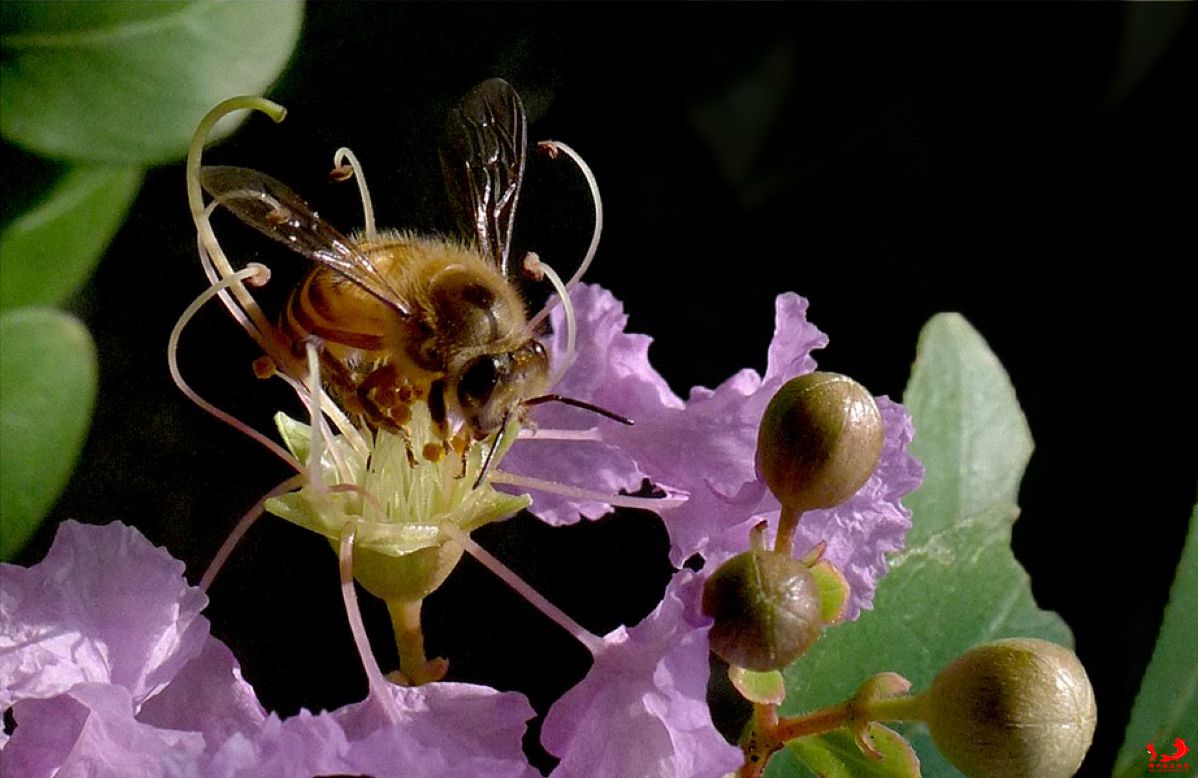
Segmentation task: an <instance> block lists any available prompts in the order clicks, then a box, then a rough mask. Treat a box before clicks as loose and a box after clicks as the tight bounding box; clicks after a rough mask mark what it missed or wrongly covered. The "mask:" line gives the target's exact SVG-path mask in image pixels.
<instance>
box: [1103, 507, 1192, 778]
mask: <svg viewBox="0 0 1198 778" xmlns="http://www.w3.org/2000/svg"><path fill="white" fill-rule="evenodd" d="M1195 613H1198V506H1195V507H1194V513H1193V514H1192V515H1191V516H1190V531H1189V536H1188V537H1187V539H1186V547H1185V550H1183V551H1182V553H1181V562H1180V563H1179V564H1178V565H1177V577H1176V578H1175V579H1174V580H1173V590H1172V591H1171V592H1170V594H1169V604H1168V606H1166V608H1165V619H1164V622H1163V623H1162V625H1161V632H1160V635H1159V636H1158V637H1157V641H1156V648H1155V649H1154V650H1153V652H1152V661H1151V662H1149V663H1148V670H1147V671H1146V672H1145V673H1144V681H1143V683H1142V684H1140V692H1139V694H1138V695H1137V696H1136V704H1135V707H1134V708H1132V712H1131V722H1130V723H1129V724H1128V725H1127V735H1126V737H1125V738H1124V740H1123V747H1122V748H1121V749H1120V750H1119V758H1118V759H1116V760H1115V775H1116V776H1119V777H1120V778H1122V776H1140V775H1143V774H1144V771H1145V769H1146V768H1147V762H1146V760H1147V758H1148V755H1147V751H1146V750H1145V748H1144V746H1145V744H1147V743H1154V744H1156V747H1157V750H1158V751H1162V752H1164V753H1172V752H1173V740H1174V738H1177V737H1186V736H1188V737H1191V738H1192V737H1194V735H1195V734H1196V733H1195V731H1194V726H1195V724H1196V723H1198V663H1196V662H1195V661H1194V614H1195ZM1189 742H1191V743H1193V742H1194V741H1193V740H1190V741H1189ZM1192 747H1193V746H1191V748H1192Z"/></svg>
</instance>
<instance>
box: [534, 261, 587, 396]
mask: <svg viewBox="0 0 1198 778" xmlns="http://www.w3.org/2000/svg"><path fill="white" fill-rule="evenodd" d="M524 267H525V269H526V270H527V271H529V272H530V273H532V274H533V275H534V276H541V275H544V276H545V277H546V278H548V279H549V283H550V284H552V285H553V290H554V291H555V292H557V296H558V299H560V300H561V301H562V311H563V312H564V313H565V315H566V351H565V353H564V354H563V355H562V359H561V361H560V362H559V363H558V365H557V367H555V368H554V369H553V374H552V375H550V376H549V384H548V386H549V388H553V386H554V385H556V384H557V382H558V381H560V380H561V378H562V376H563V375H564V374H565V372H566V369H567V368H568V367H570V365H572V364H574V344H575V341H576V340H577V333H578V322H577V320H576V319H575V318H574V303H572V302H571V301H570V293H569V292H568V291H567V290H566V287H565V285H564V284H563V283H562V279H561V276H559V275H558V274H557V272H556V271H555V270H554V269H553V268H551V267H550V266H549V265H548V264H547V263H545V262H542V261H541V258H540V257H539V256H537V255H536V254H534V253H532V252H529V254H528V256H526V257H525V258H524ZM531 332H532V329H531V328H530V329H529V333H530V334H531Z"/></svg>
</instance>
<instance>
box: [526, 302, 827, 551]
mask: <svg viewBox="0 0 1198 778" xmlns="http://www.w3.org/2000/svg"><path fill="white" fill-rule="evenodd" d="M571 299H572V300H573V302H574V305H575V310H576V313H577V316H578V322H579V324H578V330H579V332H578V345H577V353H578V359H577V361H576V362H575V364H574V365H572V366H571V367H570V369H569V370H567V371H566V374H565V377H564V378H563V380H562V382H561V384H559V386H558V387H556V388H555V391H558V392H560V393H562V394H567V395H570V396H574V397H578V398H580V399H584V400H587V401H589V402H594V403H596V404H598V405H601V406H603V407H606V408H610V409H611V410H614V411H616V412H618V413H621V414H624V415H627V416H629V417H631V418H633V419H635V420H636V425H635V426H633V427H624V426H622V425H618V424H613V423H610V422H605V421H604V420H602V419H600V420H598V421H596V420H594V419H593V418H589V417H587V416H586V415H585V414H583V413H581V412H580V411H578V410H576V409H571V408H551V407H548V406H543V407H542V408H538V409H537V415H536V416H535V418H536V421H537V423H538V425H540V426H541V427H552V428H564V429H586V428H591V427H593V428H595V432H596V437H597V438H598V439H597V440H596V441H589V442H581V443H580V442H573V441H571V442H539V441H521V442H520V444H518V445H517V446H514V447H513V448H512V450H511V452H510V453H509V454H508V455H507V458H506V459H504V462H503V467H504V469H507V470H511V471H513V472H519V473H526V474H528V475H536V476H539V477H542V478H549V479H551V480H556V481H559V482H562V483H567V484H571V485H575V486H582V487H585V488H590V489H597V490H614V489H619V488H625V489H636V488H637V487H639V485H640V482H641V479H642V478H643V477H644V476H645V475H646V474H647V475H648V476H649V477H650V478H652V480H653V481H654V482H655V483H657V484H659V485H661V486H664V487H666V488H668V489H671V490H673V491H677V492H682V493H686V494H689V496H690V499H689V501H688V502H687V504H686V505H684V506H682V507H681V508H676V509H672V510H670V511H668V512H666V513H664V515H663V518H665V520H666V525H667V528H668V529H669V532H670V538H671V544H672V550H671V557H672V559H673V561H674V563H675V564H681V562H682V561H684V560H685V559H686V558H687V557H689V556H690V555H691V554H693V553H696V552H702V551H704V550H705V548H706V546H707V543H708V541H709V539H710V538H711V537H712V536H713V535H718V534H720V533H721V532H722V531H723V530H725V529H727V528H728V527H729V526H732V525H735V524H737V523H739V522H741V521H743V520H744V517H745V516H746V515H749V514H747V513H746V512H745V511H746V510H747V511H752V510H753V509H754V508H755V507H757V506H759V505H762V504H763V503H762V501H763V500H764V499H766V494H765V492H764V489H762V488H761V487H760V486H759V485H758V484H757V477H756V472H755V466H754V461H755V451H756V445H757V425H758V423H759V422H760V421H761V416H762V415H763V414H764V413H765V406H766V405H767V404H768V403H769V399H770V397H771V396H773V393H774V392H775V391H776V390H777V389H778V387H780V386H781V385H782V384H783V383H784V382H786V381H787V380H789V379H791V378H793V377H794V376H796V375H800V374H802V373H806V372H810V371H811V370H813V369H814V368H815V361H814V360H813V359H812V358H811V352H812V351H813V350H814V349H817V348H821V347H822V346H824V345H825V344H826V343H827V337H826V336H825V335H824V334H823V333H822V332H820V331H819V330H818V329H817V328H816V327H814V326H813V325H812V324H810V323H809V322H808V321H807V318H806V311H807V301H806V300H804V299H803V298H801V297H799V296H798V295H794V294H784V295H781V296H779V297H778V300H777V302H776V304H775V335H774V339H773V342H772V343H771V344H770V347H769V352H768V358H767V369H766V376H765V378H764V379H763V378H762V377H761V376H760V375H759V374H758V373H756V372H755V371H753V370H742V371H740V372H738V373H736V374H735V375H733V376H732V377H731V378H729V379H728V380H726V381H725V382H724V383H722V384H721V385H720V386H719V387H718V388H716V389H714V390H712V389H706V388H704V387H695V388H694V389H692V390H691V393H690V397H689V399H688V400H687V402H685V403H682V402H681V401H680V400H679V399H678V398H677V397H676V396H675V395H674V394H673V393H672V392H670V390H669V387H668V385H667V384H666V383H665V381H664V379H662V377H661V376H660V375H659V374H658V373H657V372H656V371H655V370H654V369H653V367H652V366H651V365H650V364H649V360H648V345H649V339H648V338H647V337H645V336H643V335H628V334H625V333H624V332H623V328H624V326H625V325H626V324H627V316H625V315H624V313H623V310H622V308H621V307H620V304H619V302H618V301H617V300H616V299H615V298H614V297H613V296H612V295H611V293H610V292H607V291H606V290H604V289H601V288H599V287H595V286H587V285H585V284H583V285H580V286H579V287H578V288H577V289H575V290H574V292H573V294H572V295H571ZM552 321H553V326H554V333H555V335H554V337H553V339H552V340H551V341H550V343H549V348H550V354H551V359H557V360H560V359H561V358H562V353H563V351H564V335H563V334H562V333H563V330H564V317H563V316H562V315H561V312H560V309H558V310H555V311H554V314H553V317H552ZM584 508H585V510H583V509H584ZM532 510H533V512H534V513H536V514H537V515H538V516H541V517H542V518H544V519H546V520H547V521H549V522H550V523H564V522H566V521H574V520H576V519H577V516H578V514H579V512H583V513H584V514H585V515H587V516H589V517H594V516H596V515H601V514H602V513H604V512H606V510H607V506H605V505H602V504H586V505H582V504H579V503H578V502H572V501H569V500H566V499H564V498H560V497H556V496H552V495H542V494H536V495H534V502H533V507H532Z"/></svg>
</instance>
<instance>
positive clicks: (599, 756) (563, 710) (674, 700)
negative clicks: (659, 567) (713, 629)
mask: <svg viewBox="0 0 1198 778" xmlns="http://www.w3.org/2000/svg"><path fill="white" fill-rule="evenodd" d="M701 593H702V580H701V579H700V578H699V577H698V576H696V575H695V574H694V573H692V572H690V571H687V570H684V571H682V572H680V573H678V574H677V575H675V576H674V579H673V580H672V581H671V582H670V585H669V586H668V587H667V588H666V593H665V598H664V599H663V601H662V603H661V604H660V605H659V606H658V607H657V610H655V611H654V612H653V613H652V614H650V615H649V616H648V617H647V618H646V619H645V620H644V621H642V622H641V623H640V624H638V625H636V626H635V627H633V628H631V629H625V628H624V627H620V628H619V629H617V630H615V631H614V632H611V633H610V634H608V635H607V636H606V637H604V639H603V643H604V648H603V649H602V650H601V651H600V652H599V654H598V655H597V656H596V657H595V664H594V666H592V667H591V670H590V672H589V673H587V676H586V677H585V678H584V679H583V680H582V681H581V682H580V683H579V684H578V685H577V686H575V687H574V688H573V689H571V690H570V691H568V692H566V694H565V695H564V696H563V697H562V698H561V699H560V700H558V701H557V702H556V703H555V704H554V705H553V707H552V708H550V710H549V714H548V715H547V716H546V717H545V723H544V727H543V728H542V730H541V741H542V742H543V743H544V744H545V748H546V749H547V750H548V751H549V752H550V753H551V754H554V755H555V756H558V757H560V758H561V763H560V764H558V766H557V768H556V769H555V770H554V772H553V776H554V777H555V778H584V777H585V778H623V776H629V775H636V776H643V777H644V778H673V776H680V775H685V776H693V777H694V778H719V777H720V776H723V775H725V774H726V773H729V772H731V771H734V770H735V769H736V768H737V767H738V766H739V765H740V763H741V753H740V750H739V749H738V748H736V747H735V746H733V745H730V744H729V743H728V742H727V741H725V740H724V738H723V737H722V736H721V735H720V734H719V733H718V732H717V731H716V729H715V727H714V725H713V724H712V722H711V714H710V711H709V710H708V708H707V679H708V673H709V666H708V646H707V631H708V629H709V627H710V625H711V620H710V619H708V618H706V617H705V616H703V615H702V614H701V613H700V612H699V600H700V598H701Z"/></svg>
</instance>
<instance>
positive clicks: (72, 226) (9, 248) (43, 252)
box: [0, 166, 141, 309]
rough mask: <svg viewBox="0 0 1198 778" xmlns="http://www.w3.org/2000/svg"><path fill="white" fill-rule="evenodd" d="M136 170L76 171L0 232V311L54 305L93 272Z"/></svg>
mask: <svg viewBox="0 0 1198 778" xmlns="http://www.w3.org/2000/svg"><path fill="white" fill-rule="evenodd" d="M140 185H141V171H140V170H138V169H137V168H110V167H99V166H83V167H77V168H74V169H73V170H70V171H68V172H67V174H66V175H65V176H63V177H62V178H61V179H60V180H59V181H58V182H57V183H56V184H55V185H54V188H53V189H51V190H50V192H49V193H48V194H47V195H46V197H45V199H44V200H43V201H42V202H41V204H40V205H38V206H36V207H35V208H33V209H32V210H30V211H28V212H27V213H25V214H23V215H21V216H20V217H18V218H16V219H14V220H13V221H12V222H10V223H8V224H6V225H5V226H4V228H3V229H2V230H0V268H2V269H3V272H2V273H0V309H3V308H15V307H18V306H21V305H54V304H56V303H59V302H62V300H63V298H65V297H67V296H68V295H70V294H71V293H72V292H74V291H75V290H76V289H77V288H79V286H81V285H82V284H83V282H84V281H85V280H86V279H87V277H88V276H89V275H90V274H91V272H92V270H93V269H94V268H95V266H96V263H97V262H98V261H99V259H100V257H101V256H102V255H103V254H104V249H105V247H106V246H107V245H108V242H109V241H111V240H112V236H113V235H115V234H116V231H117V229H118V228H119V227H120V226H121V222H123V221H124V219H125V214H126V213H127V212H128V210H129V206H130V205H132V204H133V198H134V197H136V196H137V190H138V188H139V187H140Z"/></svg>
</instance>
